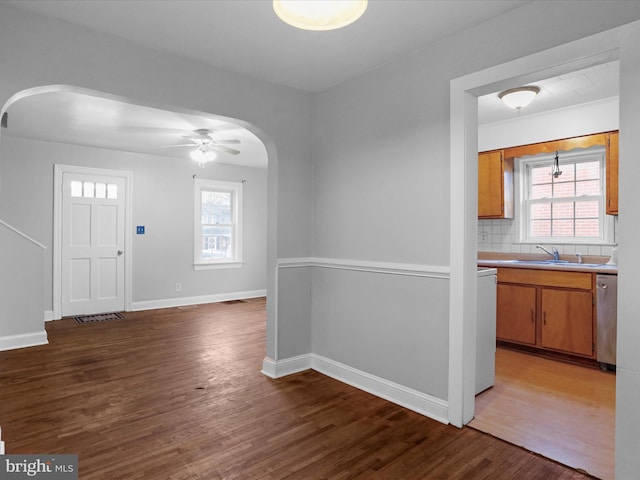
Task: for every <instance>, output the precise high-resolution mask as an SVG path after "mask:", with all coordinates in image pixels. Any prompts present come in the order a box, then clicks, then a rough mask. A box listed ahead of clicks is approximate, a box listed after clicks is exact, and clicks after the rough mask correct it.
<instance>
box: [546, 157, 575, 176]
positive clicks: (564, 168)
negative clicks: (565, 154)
mask: <svg viewBox="0 0 640 480" xmlns="http://www.w3.org/2000/svg"><path fill="white" fill-rule="evenodd" d="M549 171H551V166H549ZM560 171H561V172H562V175H560V176H559V177H558V178H556V179H554V180H555V181H556V182H573V181H574V180H575V178H576V176H575V164H574V163H568V164H566V165H563V164H562V157H561V158H560Z"/></svg>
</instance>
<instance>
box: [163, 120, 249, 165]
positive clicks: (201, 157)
mask: <svg viewBox="0 0 640 480" xmlns="http://www.w3.org/2000/svg"><path fill="white" fill-rule="evenodd" d="M215 132H216V131H215V130H209V129H207V128H199V129H198V130H194V132H193V135H183V138H186V139H187V140H189V141H190V142H191V143H182V144H178V145H166V146H165V148H172V147H192V148H194V150H193V151H192V152H191V158H193V159H194V160H195V161H196V162H198V163H199V164H200V165H201V166H203V167H204V164H205V163H207V162H212V161H213V160H215V159H216V156H217V155H216V152H222V153H228V154H231V155H237V154H239V153H240V150H236V149H235V148H230V147H226V146H225V145H237V144H239V143H240V140H238V139H235V138H230V139H224V140H217V139H215V138H213V137H212V135H213V134H214V133H215Z"/></svg>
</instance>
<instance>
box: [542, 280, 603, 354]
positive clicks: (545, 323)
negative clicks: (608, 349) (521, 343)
mask: <svg viewBox="0 0 640 480" xmlns="http://www.w3.org/2000/svg"><path fill="white" fill-rule="evenodd" d="M541 303H542V328H541V329H540V345H541V346H542V347H545V348H551V349H553V350H560V351H563V352H568V353H577V354H579V355H585V356H591V355H592V354H593V353H594V351H593V350H594V342H593V314H592V312H593V295H592V293H591V292H587V291H584V292H582V291H573V290H557V289H551V288H543V289H542V296H541Z"/></svg>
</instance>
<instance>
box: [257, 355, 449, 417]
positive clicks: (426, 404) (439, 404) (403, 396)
mask: <svg viewBox="0 0 640 480" xmlns="http://www.w3.org/2000/svg"><path fill="white" fill-rule="evenodd" d="M309 369H312V370H315V371H317V372H319V373H322V374H323V375H326V376H328V377H331V378H334V379H336V380H339V381H341V382H343V383H346V384H347V385H351V386H352V387H356V388H358V389H360V390H364V391H365V392H368V393H371V394H372V395H375V396H377V397H380V398H384V399H385V400H388V401H390V402H392V403H395V404H397V405H400V406H402V407H405V408H408V409H409V410H413V411H414V412H417V413H419V414H421V415H424V416H426V417H429V418H432V419H434V420H436V421H438V422H441V423H444V424H448V423H449V420H448V409H449V406H448V403H447V401H445V400H441V399H439V398H436V397H433V396H431V395H428V394H426V393H422V392H419V391H417V390H414V389H412V388H408V387H405V386H403V385H400V384H398V383H394V382H391V381H389V380H386V379H384V378H381V377H377V376H375V375H371V374H369V373H366V372H363V371H361V370H358V369H355V368H353V367H350V366H349V365H345V364H343V363H340V362H336V361H334V360H331V359H329V358H326V357H323V356H321V355H316V354H313V353H310V354H307V355H299V356H297V357H291V358H286V359H283V360H278V361H274V360H272V359H270V358H265V359H264V361H263V363H262V373H263V374H264V375H267V376H268V377H271V378H280V377H284V376H287V375H291V374H293V373H298V372H302V371H304V370H309Z"/></svg>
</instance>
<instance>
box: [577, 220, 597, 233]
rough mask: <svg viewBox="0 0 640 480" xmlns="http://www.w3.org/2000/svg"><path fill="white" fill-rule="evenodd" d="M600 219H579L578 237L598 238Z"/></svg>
mask: <svg viewBox="0 0 640 480" xmlns="http://www.w3.org/2000/svg"><path fill="white" fill-rule="evenodd" d="M599 235H600V232H599V231H598V219H597V218H589V219H584V220H582V219H578V220H576V237H598V236H599Z"/></svg>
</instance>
